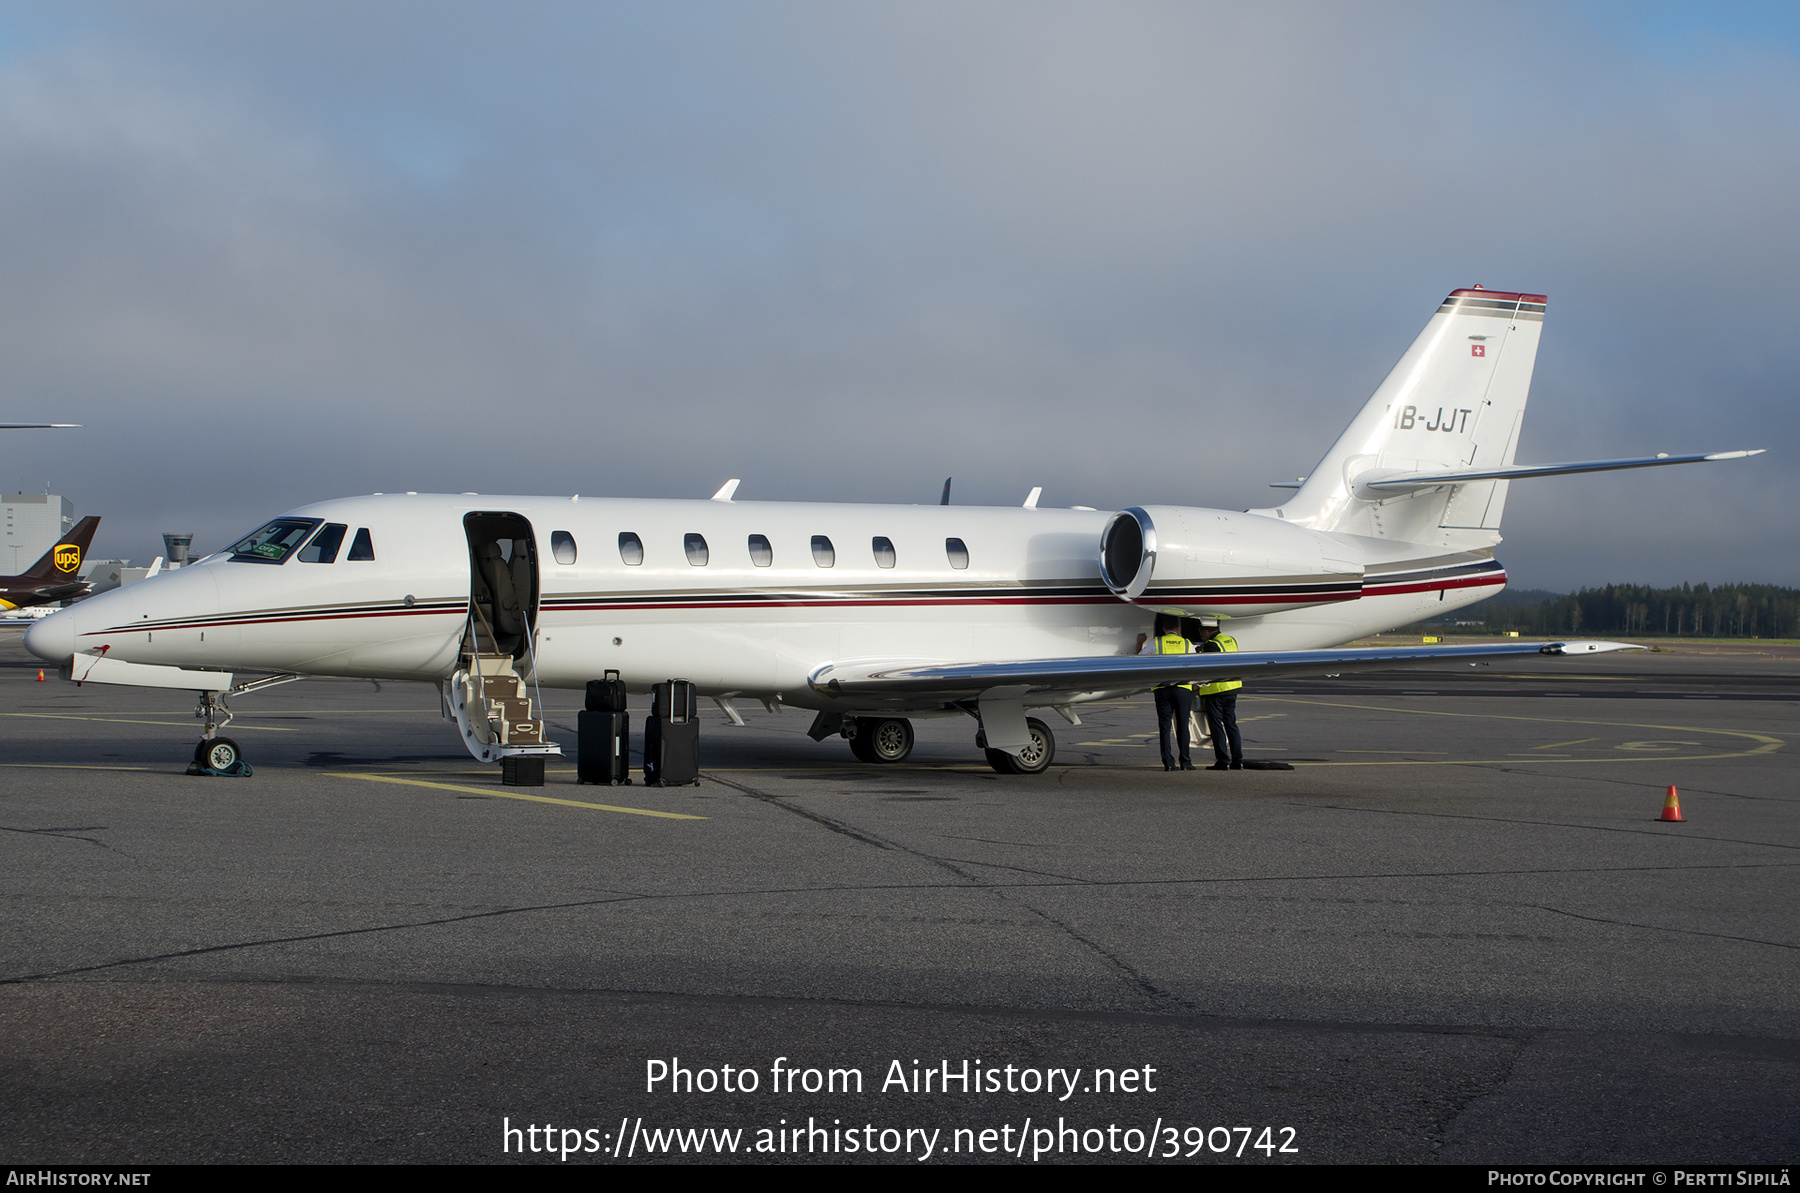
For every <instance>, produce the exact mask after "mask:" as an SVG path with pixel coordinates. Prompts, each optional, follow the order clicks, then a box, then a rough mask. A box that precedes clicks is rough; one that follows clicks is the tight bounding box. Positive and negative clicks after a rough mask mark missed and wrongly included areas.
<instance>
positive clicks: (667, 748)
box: [644, 679, 700, 787]
mask: <svg viewBox="0 0 1800 1193" xmlns="http://www.w3.org/2000/svg"><path fill="white" fill-rule="evenodd" d="M650 691H651V697H650V716H649V717H648V718H646V719H645V721H644V782H646V783H648V784H650V785H651V786H653V787H670V786H675V785H677V784H687V783H699V782H700V722H699V720H698V719H697V718H696V717H695V715H694V685H693V684H691V683H689V682H687V681H686V680H684V679H671V680H669V681H668V682H667V683H659V684H657V685H656V686H655V687H653V688H652V689H650Z"/></svg>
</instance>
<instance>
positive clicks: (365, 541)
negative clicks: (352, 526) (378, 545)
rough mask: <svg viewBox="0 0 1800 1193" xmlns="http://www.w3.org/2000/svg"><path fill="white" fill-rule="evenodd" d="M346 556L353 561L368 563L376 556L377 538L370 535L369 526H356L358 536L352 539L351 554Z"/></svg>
mask: <svg viewBox="0 0 1800 1193" xmlns="http://www.w3.org/2000/svg"><path fill="white" fill-rule="evenodd" d="M344 558H345V559H348V560H350V561H351V562H353V563H367V562H368V561H369V560H371V559H374V558H375V540H374V539H372V538H370V537H369V528H368V527H367V526H358V527H357V528H356V537H355V538H353V539H351V540H350V554H348V555H346V556H344Z"/></svg>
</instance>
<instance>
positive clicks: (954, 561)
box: [944, 539, 969, 571]
mask: <svg viewBox="0 0 1800 1193" xmlns="http://www.w3.org/2000/svg"><path fill="white" fill-rule="evenodd" d="M944 554H946V555H948V556H949V557H950V566H951V567H953V568H955V569H957V570H958V571H961V570H962V569H964V568H966V567H968V566H969V549H968V548H967V547H965V546H964V545H963V541H962V540H961V539H945V540H944Z"/></svg>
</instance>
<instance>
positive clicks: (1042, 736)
mask: <svg viewBox="0 0 1800 1193" xmlns="http://www.w3.org/2000/svg"><path fill="white" fill-rule="evenodd" d="M1025 728H1026V729H1027V730H1028V731H1029V732H1030V733H1031V744H1030V745H1028V746H1026V747H1025V748H1024V749H1023V750H1020V751H1019V752H1018V754H1017V755H1015V756H1013V773H1014V774H1020V775H1041V774H1043V773H1044V772H1045V771H1047V770H1049V769H1050V764H1051V763H1052V762H1055V761H1056V735H1055V734H1054V733H1052V732H1050V726H1048V725H1046V724H1044V723H1043V722H1042V721H1040V720H1038V719H1037V718H1036V717H1027V718H1026V719H1025Z"/></svg>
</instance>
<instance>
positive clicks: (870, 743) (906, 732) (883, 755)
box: [850, 717, 913, 762]
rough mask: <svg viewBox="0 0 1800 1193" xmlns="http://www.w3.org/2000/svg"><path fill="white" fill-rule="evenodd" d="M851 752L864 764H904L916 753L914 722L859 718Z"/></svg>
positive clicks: (881, 718)
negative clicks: (907, 758)
mask: <svg viewBox="0 0 1800 1193" xmlns="http://www.w3.org/2000/svg"><path fill="white" fill-rule="evenodd" d="M850 748H851V749H852V750H854V751H855V752H856V756H857V757H858V758H860V759H862V760H863V761H864V762H903V761H905V760H906V756H907V755H908V754H911V753H912V748H913V727H912V722H911V721H909V720H907V719H906V718H905V717H858V718H857V719H856V736H855V737H853V738H851V739H850Z"/></svg>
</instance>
